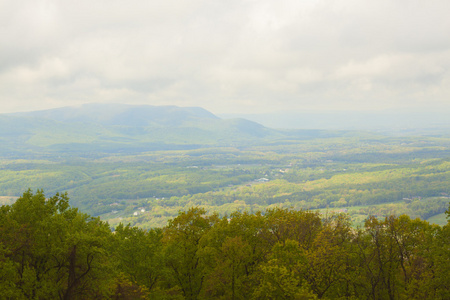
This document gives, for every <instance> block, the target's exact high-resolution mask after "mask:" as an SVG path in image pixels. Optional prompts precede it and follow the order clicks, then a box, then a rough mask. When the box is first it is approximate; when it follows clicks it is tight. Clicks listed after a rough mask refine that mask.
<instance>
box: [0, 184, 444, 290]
mask: <svg viewBox="0 0 450 300" xmlns="http://www.w3.org/2000/svg"><path fill="white" fill-rule="evenodd" d="M448 215H449V212H447V216H448ZM448 217H449V216H448ZM0 233H1V234H0V291H1V297H2V298H3V299H449V298H450V288H449V287H450V285H449V278H450V260H449V258H450V248H449V245H450V223H447V225H445V226H443V227H440V226H437V225H430V224H429V223H427V222H426V221H422V220H420V219H411V218H409V217H408V216H405V215H403V216H398V217H395V216H389V217H387V218H385V219H377V218H375V217H369V218H368V219H367V220H366V222H365V224H364V227H362V228H358V229H353V228H352V227H351V224H350V222H349V219H348V217H347V216H346V215H344V214H337V215H336V214H332V215H328V216H325V217H321V216H320V215H319V214H318V213H317V212H311V211H304V210H300V211H297V210H287V209H270V210H267V211H266V213H265V214H262V213H260V212H256V213H254V214H249V213H245V212H244V213H242V212H234V213H232V214H230V215H228V216H224V217H222V218H221V217H219V216H218V215H217V214H214V213H212V212H209V213H207V212H206V211H204V210H203V209H200V208H191V209H189V210H187V211H184V212H180V213H179V214H178V216H177V217H176V218H174V219H173V220H171V221H170V222H169V224H168V225H167V226H165V227H163V228H157V229H152V230H148V231H147V230H143V229H141V228H137V227H131V226H124V225H122V224H121V225H119V226H117V227H116V230H115V231H114V232H111V231H110V229H109V226H108V224H107V223H105V222H103V221H101V220H100V219H99V218H92V217H90V216H88V215H86V214H83V213H81V212H79V211H78V210H77V209H75V208H71V207H70V206H69V203H68V199H67V196H66V195H64V194H63V195H59V194H58V195H55V196H53V197H51V198H46V197H45V196H44V194H43V192H41V191H38V192H37V193H35V194H34V193H32V192H31V191H27V192H25V193H24V194H23V196H22V197H20V198H19V199H18V200H17V201H16V202H15V203H14V204H12V205H10V206H2V207H1V209H0Z"/></svg>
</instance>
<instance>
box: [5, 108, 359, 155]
mask: <svg viewBox="0 0 450 300" xmlns="http://www.w3.org/2000/svg"><path fill="white" fill-rule="evenodd" d="M345 134H349V133H348V132H343V131H341V132H336V131H324V130H275V129H270V128H267V127H264V126H262V125H261V124H259V123H256V122H253V121H249V120H246V119H240V118H236V119H221V118H219V117H217V116H215V115H214V114H212V113H211V112H209V111H207V110H205V109H203V108H199V107H177V106H150V105H139V106H133V105H124V104H85V105H82V106H79V107H63V108H57V109H50V110H42V111H32V112H22V113H13V114H2V115H0V141H1V142H2V145H3V147H2V149H1V150H0V154H1V155H3V156H8V157H11V156H12V157H14V156H17V157H21V156H23V155H45V154H48V155H53V154H54V153H59V154H67V153H69V154H73V153H91V154H92V153H113V152H120V153H123V152H126V153H138V152H145V151H152V150H173V149H195V148H199V147H205V146H206V147H208V146H237V145H249V144H260V143H263V142H264V143H267V142H268V141H269V142H272V143H273V142H277V141H280V140H286V139H287V140H292V139H293V140H298V139H311V138H317V137H334V136H342V135H345ZM351 134H352V133H351Z"/></svg>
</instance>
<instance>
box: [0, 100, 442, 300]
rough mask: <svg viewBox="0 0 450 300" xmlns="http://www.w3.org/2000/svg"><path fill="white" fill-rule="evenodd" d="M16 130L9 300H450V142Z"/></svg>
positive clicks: (171, 124) (276, 133) (6, 178)
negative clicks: (49, 299) (109, 299)
mask: <svg viewBox="0 0 450 300" xmlns="http://www.w3.org/2000/svg"><path fill="white" fill-rule="evenodd" d="M0 125H1V127H0V141H1V142H2V148H1V150H0V156H1V159H0V203H1V204H2V210H1V219H0V232H1V234H2V240H1V243H0V264H1V265H2V271H0V287H1V289H2V290H5V291H8V293H9V294H5V295H7V296H6V298H5V299H45V298H55V297H59V298H61V299H96V298H99V299H104V298H105V297H106V298H114V297H116V298H114V299H141V298H148V299H216V298H217V299H250V298H252V299H316V298H323V299H335V298H339V299H369V298H370V299H407V298H409V299H419V298H425V299H446V297H447V296H448V295H450V291H449V289H448V285H447V284H446V283H448V277H445V276H447V275H448V273H449V272H450V268H449V261H448V257H449V256H448V255H449V249H448V244H449V243H448V241H449V237H450V235H449V234H448V232H449V225H448V221H447V219H448V214H449V211H448V209H449V201H450V185H449V183H450V135H449V133H448V131H447V130H445V129H442V128H437V129H436V130H433V129H429V130H427V131H426V134H424V133H423V132H422V131H421V132H419V131H418V132H414V131H408V132H399V131H396V132H395V133H391V134H389V133H386V132H384V133H379V132H378V133H377V132H369V131H337V130H334V131H329V130H287V129H284V130H277V129H270V128H266V127H264V126H262V125H260V124H258V123H255V122H251V121H248V120H244V119H229V120H224V119H220V118H218V117H216V116H215V115H213V114H211V113H209V112H208V111H206V110H203V109H201V108H180V107H175V106H170V107H169V106H168V107H152V106H140V107H135V106H126V105H85V106H82V107H78V108H62V109H55V110H48V111H36V112H30V113H17V114H3V115H0ZM53 195H55V196H53ZM17 199H18V200H17ZM325 270H329V272H325ZM437 273H439V274H438V275H437ZM446 278H447V279H446ZM27 282H28V283H30V284H29V285H27ZM50 282H51V284H50ZM417 286H419V287H420V291H418V290H417Z"/></svg>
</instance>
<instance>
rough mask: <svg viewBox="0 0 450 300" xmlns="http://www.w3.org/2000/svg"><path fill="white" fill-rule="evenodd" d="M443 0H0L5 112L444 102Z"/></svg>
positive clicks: (447, 49) (449, 86) (449, 53)
mask: <svg viewBox="0 0 450 300" xmlns="http://www.w3.org/2000/svg"><path fill="white" fill-rule="evenodd" d="M448 8H449V4H448V1H446V0H442V1H438V0H430V1H426V2H425V1H418V0H414V1H406V0H396V1H388V0H378V1H369V0H367V1H357V0H342V1H334V2H330V1H324V0H310V1H294V0H292V1H283V2H275V1H268V0H260V1H242V0H241V1H235V0H230V1H211V0H209V1H202V0H193V1H181V0H165V1H137V0H135V1H106V0H98V1H86V0H80V1H56V0H54V1H50V0H47V1H44V0H42V1H40V0H35V1H0V36H2V39H0V49H1V50H0V103H1V105H2V106H1V108H2V109H1V110H0V112H10V111H20V110H32V109H40V108H42V109H43V108H50V107H58V106H65V105H73V104H79V103H87V102H122V103H130V104H142V103H147V104H153V105H162V104H174V105H180V106H202V107H205V108H207V109H209V110H211V111H213V112H215V113H233V112H234V113H239V112H249V111H251V112H270V111H274V110H277V111H281V110H289V111H295V110H299V111H300V110H321V109H325V108H326V109H327V110H333V109H336V110H380V109H381V110H382V109H412V110H423V109H429V108H439V109H449V108H450V100H449V95H450V74H449V68H450V39H448V36H450V21H449V18H448V14H447V12H448Z"/></svg>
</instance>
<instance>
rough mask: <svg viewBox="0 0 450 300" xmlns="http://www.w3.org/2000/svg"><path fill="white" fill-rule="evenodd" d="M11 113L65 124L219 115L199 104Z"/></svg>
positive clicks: (174, 121) (171, 121)
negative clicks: (193, 105) (190, 105)
mask: <svg viewBox="0 0 450 300" xmlns="http://www.w3.org/2000/svg"><path fill="white" fill-rule="evenodd" d="M12 116H26V117H35V118H44V119H49V120H54V121H60V122H66V123H76V122H82V123H93V124H101V125H104V126H112V125H118V126H133V127H148V126H157V127H163V126H169V127H176V126H182V125H183V124H185V123H187V122H192V121H208V120H219V119H220V118H219V117H217V116H215V115H213V114H212V113H210V112H209V111H207V110H205V109H203V108H200V107H177V106H151V105H136V106H134V105H125V104H84V105H82V106H79V107H62V108H56V109H49V110H41V111H33V112H25V113H16V114H12Z"/></svg>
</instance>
